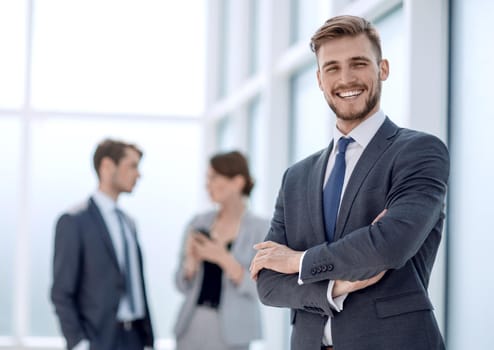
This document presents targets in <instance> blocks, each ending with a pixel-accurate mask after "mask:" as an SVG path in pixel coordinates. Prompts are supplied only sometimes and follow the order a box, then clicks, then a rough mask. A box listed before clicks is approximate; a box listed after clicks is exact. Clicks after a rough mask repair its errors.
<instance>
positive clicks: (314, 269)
mask: <svg viewBox="0 0 494 350" xmlns="http://www.w3.org/2000/svg"><path fill="white" fill-rule="evenodd" d="M310 273H311V274H313V275H315V274H316V273H317V270H316V268H315V267H313V268H312V270H310Z"/></svg>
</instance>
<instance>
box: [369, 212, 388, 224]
mask: <svg viewBox="0 0 494 350" xmlns="http://www.w3.org/2000/svg"><path fill="white" fill-rule="evenodd" d="M387 212H388V209H384V210H383V211H382V212H380V213H379V215H378V216H376V218H375V219H374V221H372V225H374V224H375V223H376V222H378V221H379V220H380V219H381V218H382V217H383V216H384V215H386V213H387Z"/></svg>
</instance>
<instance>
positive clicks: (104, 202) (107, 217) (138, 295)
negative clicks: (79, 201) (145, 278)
mask: <svg viewBox="0 0 494 350" xmlns="http://www.w3.org/2000/svg"><path fill="white" fill-rule="evenodd" d="M93 199H94V201H95V202H96V205H97V206H98V208H99V210H100V212H101V215H102V216H103V219H104V221H105V224H106V227H107V228H108V232H109V233H110V237H111V240H112V243H113V247H114V248H115V253H116V255H117V259H118V263H119V264H120V268H121V269H122V271H124V269H125V262H124V259H125V258H124V247H123V240H122V233H121V231H120V223H119V221H118V216H117V213H116V211H115V209H116V208H118V207H117V203H116V202H115V201H114V200H113V199H112V198H110V197H109V196H107V195H106V194H104V193H103V192H101V191H96V192H95V193H94V194H93ZM119 209H120V208H119ZM120 210H121V209H120ZM123 221H124V230H125V237H126V239H127V243H128V245H129V258H130V269H131V276H132V280H131V284H132V291H133V294H134V307H135V312H134V313H132V312H131V310H130V304H129V299H128V296H127V295H126V294H125V295H124V296H123V297H122V299H121V300H120V304H119V306H118V312H117V319H118V320H120V321H132V320H136V319H141V318H144V316H145V311H144V294H143V291H142V288H141V271H140V269H139V259H138V253H137V242H136V240H135V236H134V233H133V232H132V231H131V226H130V225H129V223H128V221H127V220H123Z"/></svg>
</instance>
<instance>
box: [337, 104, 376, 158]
mask: <svg viewBox="0 0 494 350" xmlns="http://www.w3.org/2000/svg"><path fill="white" fill-rule="evenodd" d="M385 119H386V116H385V115H384V112H383V111H382V110H381V109H379V110H378V111H377V112H376V113H374V114H373V115H371V116H370V117H369V118H367V119H366V120H364V121H363V122H362V123H360V124H359V125H357V127H355V129H353V130H352V131H350V133H349V134H348V135H343V133H342V132H341V131H340V130H339V129H338V128H337V127H336V124H335V126H334V128H333V140H334V144H333V150H336V147H337V142H338V140H339V139H340V138H341V137H351V138H353V139H354V140H355V142H356V143H357V144H359V145H360V146H361V147H362V148H365V147H367V145H368V144H369V142H370V141H371V140H372V138H373V137H374V135H375V134H376V132H377V130H378V129H379V128H380V127H381V125H382V123H384V120H385Z"/></svg>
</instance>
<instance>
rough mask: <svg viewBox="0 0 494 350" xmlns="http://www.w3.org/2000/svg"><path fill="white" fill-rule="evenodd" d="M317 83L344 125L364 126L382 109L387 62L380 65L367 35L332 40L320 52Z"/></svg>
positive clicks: (322, 46) (318, 54)
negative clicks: (382, 92) (381, 99)
mask: <svg viewBox="0 0 494 350" xmlns="http://www.w3.org/2000/svg"><path fill="white" fill-rule="evenodd" d="M317 63H318V67H319V69H318V71H317V80H318V83H319V87H320V89H321V90H322V91H323V93H324V97H325V98H326V101H327V102H328V104H329V106H330V107H331V109H332V110H333V112H334V113H335V114H336V117H337V118H338V119H339V120H340V121H341V122H357V123H360V122H361V121H362V120H364V119H365V118H367V117H369V116H371V115H372V114H374V113H375V112H377V111H378V109H379V101H380V98H381V82H382V81H383V80H386V78H387V77H388V72H389V67H388V62H387V60H381V61H380V62H378V59H377V55H376V53H375V52H374V50H373V48H372V44H371V42H370V40H369V39H368V38H367V36H365V34H360V35H358V36H355V37H342V38H339V39H333V40H329V41H327V42H325V43H323V44H322V45H321V47H320V48H319V51H318V53H317Z"/></svg>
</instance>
